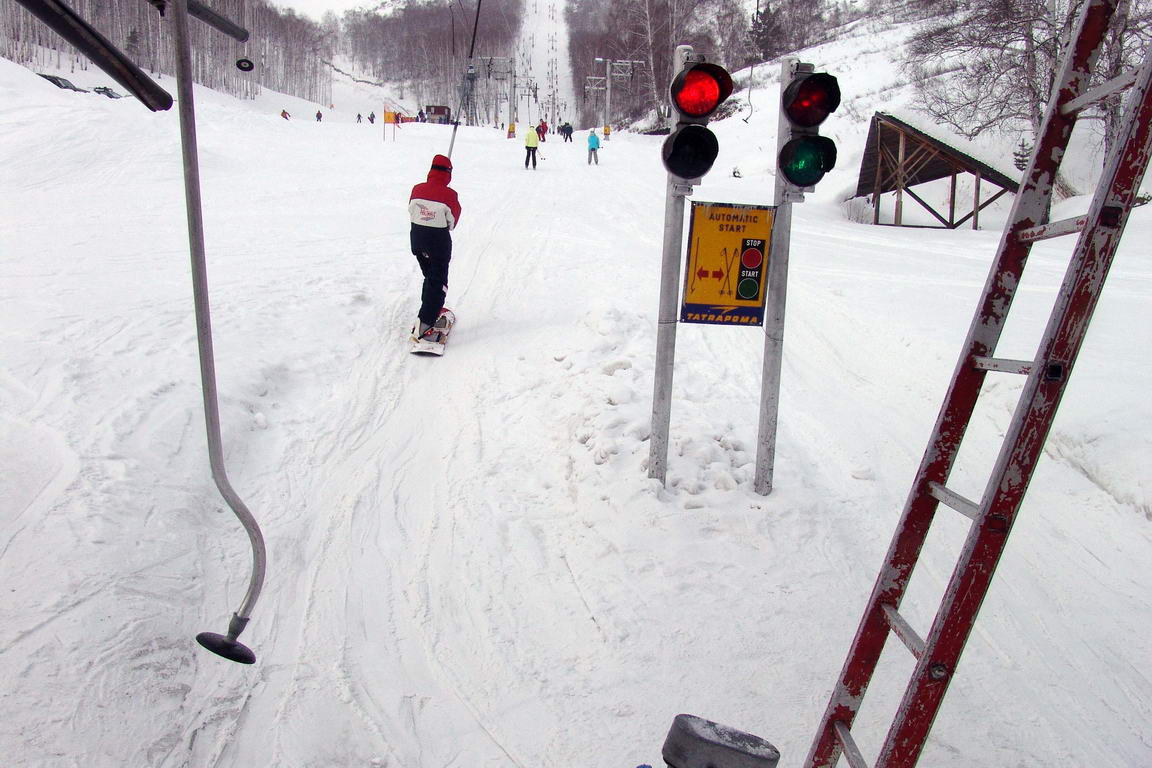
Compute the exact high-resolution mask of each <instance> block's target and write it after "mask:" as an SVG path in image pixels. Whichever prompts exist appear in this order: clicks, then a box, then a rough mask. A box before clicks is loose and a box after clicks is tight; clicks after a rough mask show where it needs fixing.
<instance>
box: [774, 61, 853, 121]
mask: <svg viewBox="0 0 1152 768" xmlns="http://www.w3.org/2000/svg"><path fill="white" fill-rule="evenodd" d="M782 101H783V107H784V114H785V115H787V116H788V120H789V121H790V122H791V123H792V124H793V125H798V126H800V127H802V128H815V127H816V126H817V125H820V123H822V122H824V120H825V118H827V117H828V115H830V114H832V113H833V112H835V111H836V108H837V107H839V106H840V84H839V83H838V82H836V78H835V77H833V76H832V75H829V74H827V73H826V72H816V73H813V74H810V75H803V76H798V77H797V78H796V79H795V80H793V81H792V82H791V83H789V84H788V87H787V88H786V89H785V90H784V96H783V97H782Z"/></svg>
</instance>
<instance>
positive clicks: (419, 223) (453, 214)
mask: <svg viewBox="0 0 1152 768" xmlns="http://www.w3.org/2000/svg"><path fill="white" fill-rule="evenodd" d="M451 181H452V160H451V158H448V157H446V156H444V155H436V156H435V157H433V158H432V168H431V170H429V171H428V180H427V181H425V182H423V183H420V184H417V185H416V186H414V187H412V194H411V195H410V196H409V198H408V218H409V219H411V221H412V232H411V240H412V253H413V255H414V256H416V260H417V262H419V264H420V271H421V272H422V273H423V274H424V287H423V290H422V291H421V294H420V315H419V318H418V319H417V321H416V323H415V324H414V325H413V326H412V337H413V338H414V339H418V338H420V337H422V336H424V335H425V334H427V333H428V332H429V330H430V329H431V328H432V327H433V326H435V324H436V322H437V320H440V310H441V309H443V307H444V297H445V295H447V293H448V263H449V262H450V261H451V260H452V235H451V234H450V233H451V231H452V230H453V229H455V228H456V223H457V222H459V221H460V201H459V199H458V198H457V197H456V190H454V189H452V188H451V187H449V186H448V184H449V183H451ZM441 322H443V321H441Z"/></svg>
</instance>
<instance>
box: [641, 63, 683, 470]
mask: <svg viewBox="0 0 1152 768" xmlns="http://www.w3.org/2000/svg"><path fill="white" fill-rule="evenodd" d="M691 54H692V46H690V45H680V46H677V47H676V52H675V53H674V54H673V59H672V72H673V76H675V75H676V74H678V73H679V72H680V71H681V70H682V69H683V68H684V65H685V63H686V62H687V61H688V57H689V56H690V55H691ZM691 193H692V185H691V184H689V183H687V182H685V181H682V180H680V179H678V178H676V177H675V176H673V175H672V174H668V191H667V195H666V197H665V202H664V253H663V256H662V259H661V267H660V310H659V314H658V324H657V327H656V370H655V372H654V379H655V381H654V383H653V390H652V434H651V437H650V438H649V446H648V477H654V478H656V479H657V480H659V481H660V482H661V483H662V484H663V483H664V482H665V478H666V477H667V473H668V427H669V423H670V422H671V419H672V373H673V367H674V365H675V362H676V322H677V320H678V319H679V317H678V316H679V312H678V311H677V310H678V307H677V306H676V305H677V299H679V297H680V258H681V254H680V251H681V250H682V248H683V243H684V198H685V197H687V196H688V195H690V194H691Z"/></svg>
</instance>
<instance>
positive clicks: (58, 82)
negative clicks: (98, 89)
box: [36, 72, 91, 93]
mask: <svg viewBox="0 0 1152 768" xmlns="http://www.w3.org/2000/svg"><path fill="white" fill-rule="evenodd" d="M36 74H38V75H40V77H42V78H44V79H45V80H47V81H48V82H50V83H52V85H54V86H56V87H57V88H63V89H65V90H68V91H77V92H78V93H91V91H86V90H84V89H83V88H77V87H76V86H75V85H73V84H72V81H70V80H65V79H64V78H63V77H58V76H57V75H45V74H43V73H41V72H37V73H36Z"/></svg>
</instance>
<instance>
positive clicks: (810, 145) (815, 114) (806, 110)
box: [777, 63, 840, 202]
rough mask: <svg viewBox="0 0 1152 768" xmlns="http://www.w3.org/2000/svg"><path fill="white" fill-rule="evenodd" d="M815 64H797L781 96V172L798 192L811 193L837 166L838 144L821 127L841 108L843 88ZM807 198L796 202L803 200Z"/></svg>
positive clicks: (795, 197) (779, 163)
mask: <svg viewBox="0 0 1152 768" xmlns="http://www.w3.org/2000/svg"><path fill="white" fill-rule="evenodd" d="M813 69H814V67H813V66H812V65H811V64H799V63H798V64H796V66H795V68H794V69H793V75H792V79H791V81H790V82H789V83H788V85H787V86H785V87H784V89H783V93H782V95H781V97H780V138H779V155H778V158H777V159H778V165H777V167H778V169H779V173H780V175H781V177H782V179H783V180H784V182H785V184H786V185H788V186H790V187H792V190H793V191H794V192H801V193H802V192H811V191H812V190H813V189H815V186H816V184H817V183H818V182H819V181H820V180H821V179H823V178H824V174H826V173H827V172H828V171H830V170H832V169H833V168H834V167H836V143H835V142H833V141H832V139H830V138H828V137H827V136H821V135H820V124H821V123H823V122H824V120H825V119H827V117H828V115H830V114H832V113H833V112H835V111H836V108H837V107H839V106H840V85H839V83H837V82H836V78H835V77H833V76H832V75H829V74H828V73H827V72H814V71H813ZM803 199H804V198H803V195H797V196H794V200H795V201H797V202H799V201H800V200H803Z"/></svg>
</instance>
